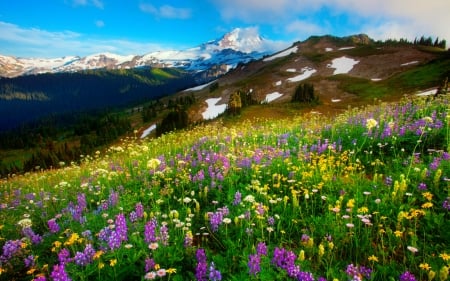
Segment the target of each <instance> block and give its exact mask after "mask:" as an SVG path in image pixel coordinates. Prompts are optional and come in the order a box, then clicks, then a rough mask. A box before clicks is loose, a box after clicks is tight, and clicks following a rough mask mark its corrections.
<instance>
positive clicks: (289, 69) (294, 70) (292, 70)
mask: <svg viewBox="0 0 450 281" xmlns="http://www.w3.org/2000/svg"><path fill="white" fill-rule="evenodd" d="M296 71H297V69H295V68H288V69H286V72H296Z"/></svg>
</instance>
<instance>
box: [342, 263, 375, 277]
mask: <svg viewBox="0 0 450 281" xmlns="http://www.w3.org/2000/svg"><path fill="white" fill-rule="evenodd" d="M345 273H346V274H347V275H348V276H349V277H350V278H352V280H362V277H366V278H367V279H370V275H371V273H372V269H370V268H368V267H365V266H355V265H354V264H349V265H348V266H347V269H346V270H345Z"/></svg>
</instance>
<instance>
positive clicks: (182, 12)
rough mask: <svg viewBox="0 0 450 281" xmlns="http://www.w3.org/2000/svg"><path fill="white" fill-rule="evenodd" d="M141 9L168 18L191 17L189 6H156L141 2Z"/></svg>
mask: <svg viewBox="0 0 450 281" xmlns="http://www.w3.org/2000/svg"><path fill="white" fill-rule="evenodd" d="M139 8H140V9H141V11H143V12H145V13H149V14H151V15H154V16H156V17H161V18H168V19H189V18H190V17H191V14H192V12H191V10H190V9H187V8H176V7H173V6H169V5H163V6H161V7H155V6H153V5H151V4H146V3H141V4H140V5H139Z"/></svg>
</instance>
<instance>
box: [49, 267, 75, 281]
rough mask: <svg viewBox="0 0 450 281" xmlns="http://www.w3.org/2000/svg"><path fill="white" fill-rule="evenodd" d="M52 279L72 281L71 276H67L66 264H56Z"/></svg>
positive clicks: (55, 280) (51, 275) (54, 280)
mask: <svg viewBox="0 0 450 281" xmlns="http://www.w3.org/2000/svg"><path fill="white" fill-rule="evenodd" d="M50 277H51V278H52V279H53V281H70V280H72V279H70V278H69V275H67V272H66V269H65V265H64V264H55V265H54V266H53V270H52V273H51V274H50Z"/></svg>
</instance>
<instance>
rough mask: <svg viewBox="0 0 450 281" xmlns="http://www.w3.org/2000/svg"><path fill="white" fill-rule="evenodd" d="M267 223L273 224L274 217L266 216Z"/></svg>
mask: <svg viewBox="0 0 450 281" xmlns="http://www.w3.org/2000/svg"><path fill="white" fill-rule="evenodd" d="M267 224H268V225H270V226H273V225H274V224H275V219H274V217H272V216H270V217H268V218H267Z"/></svg>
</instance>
